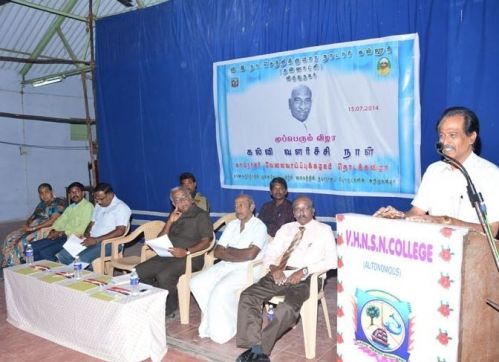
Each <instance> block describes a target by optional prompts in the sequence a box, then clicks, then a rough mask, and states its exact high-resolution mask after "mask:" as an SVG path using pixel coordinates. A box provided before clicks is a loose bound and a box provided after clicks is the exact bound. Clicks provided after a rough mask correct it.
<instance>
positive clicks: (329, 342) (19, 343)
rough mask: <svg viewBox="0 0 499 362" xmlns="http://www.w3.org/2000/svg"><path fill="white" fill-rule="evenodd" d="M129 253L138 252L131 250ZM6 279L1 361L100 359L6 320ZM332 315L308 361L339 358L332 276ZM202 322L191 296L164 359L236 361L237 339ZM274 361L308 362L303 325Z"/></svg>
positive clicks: (0, 299) (0, 306)
mask: <svg viewBox="0 0 499 362" xmlns="http://www.w3.org/2000/svg"><path fill="white" fill-rule="evenodd" d="M17 225H19V223H9V224H5V223H4V224H0V240H3V239H4V237H5V235H6V234H7V233H8V232H9V231H11V230H13V229H14V228H15V227H16V226H17ZM128 252H129V253H134V249H130V250H129V251H128ZM4 293H5V292H4V286H3V280H2V281H0V336H1V338H0V351H1V352H0V361H23V362H27V361H61V360H64V361H72V360H74V361H97V359H95V358H93V357H90V356H87V355H84V354H81V353H79V352H76V351H73V350H70V349H67V348H65V347H62V346H59V345H57V344H55V343H52V342H50V341H48V340H45V339H43V338H40V337H37V336H35V335H32V334H29V333H26V332H24V331H21V330H19V329H17V328H15V327H13V326H11V325H10V324H9V323H7V322H6V317H7V310H6V305H5V294H4ZM325 293H326V299H327V305H328V310H329V318H330V320H331V329H332V332H333V339H329V337H328V336H327V331H326V324H325V321H324V315H323V313H322V308H320V307H319V310H318V325H317V349H316V351H317V352H316V358H315V359H313V360H308V361H321V362H331V361H335V360H336V343H335V341H336V317H335V314H336V313H335V312H336V278H335V277H334V276H332V277H330V278H329V279H328V281H327V284H326V287H325ZM199 321H200V311H199V308H198V306H197V304H196V302H195V301H194V299H193V298H192V299H191V311H190V324H188V325H181V324H180V321H179V319H178V317H177V319H174V320H171V321H169V322H168V323H167V325H166V334H167V344H168V353H167V354H166V356H165V357H164V358H163V361H173V362H184V361H192V362H196V361H199V362H202V361H234V360H235V358H236V357H237V356H238V355H239V354H240V353H242V352H243V349H240V348H237V347H236V344H235V339H232V340H230V341H229V342H227V343H225V344H222V345H220V344H217V343H215V342H212V341H211V340H209V339H207V338H204V339H201V338H199V336H198V334H197V327H198V325H199ZM271 359H272V361H273V362H278V361H286V362H294V361H296V362H298V361H305V360H306V358H305V350H304V345H303V333H302V326H301V323H300V322H299V323H298V324H297V326H296V327H295V328H294V329H292V330H290V331H289V332H288V333H287V334H286V335H284V337H283V338H282V339H281V340H279V341H278V342H277V344H276V346H275V348H274V350H273V352H272V355H271Z"/></svg>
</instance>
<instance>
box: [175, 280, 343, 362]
mask: <svg viewBox="0 0 499 362" xmlns="http://www.w3.org/2000/svg"><path fill="white" fill-rule="evenodd" d="M325 294H326V300H327V306H328V310H329V319H330V322H331V329H332V333H333V338H332V339H329V337H328V335H327V330H326V323H325V319H324V315H323V313H322V308H321V307H320V306H319V310H318V313H317V314H318V322H317V346H316V357H315V359H312V360H306V358H305V349H304V344H303V333H302V325H301V322H299V323H298V324H297V325H296V326H295V328H293V329H291V330H290V331H289V332H288V333H286V334H285V335H284V336H283V337H282V338H281V339H280V340H279V341H278V342H277V343H276V345H275V347H274V349H273V351H272V355H271V356H270V357H271V360H272V362H280V361H282V362H295V361H296V362H298V361H305V360H306V361H321V362H331V361H335V360H336V277H335V276H334V275H332V276H330V277H329V278H328V280H327V283H326V286H325ZM199 321H200V312H199V308H198V306H197V305H196V302H195V301H194V300H193V299H191V313H190V324H188V325H181V324H180V323H179V321H178V320H174V321H173V322H171V323H169V324H168V325H167V335H168V338H167V339H168V345H169V346H179V347H181V348H183V347H184V346H187V348H189V349H190V350H192V351H195V352H196V353H197V354H199V355H202V356H204V357H206V358H208V359H209V360H210V361H234V360H235V359H236V357H237V356H238V355H239V354H240V353H242V352H243V351H244V349H241V348H237V347H236V343H235V338H233V339H231V340H230V341H229V342H227V343H225V344H222V345H220V344H217V343H215V342H212V341H211V340H209V339H208V338H200V337H199V336H198V333H197V327H198V325H199Z"/></svg>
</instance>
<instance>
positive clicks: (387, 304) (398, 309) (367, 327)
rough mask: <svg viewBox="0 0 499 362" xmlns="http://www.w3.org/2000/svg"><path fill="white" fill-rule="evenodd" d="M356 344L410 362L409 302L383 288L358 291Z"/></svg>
mask: <svg viewBox="0 0 499 362" xmlns="http://www.w3.org/2000/svg"><path fill="white" fill-rule="evenodd" d="M355 297H356V299H357V306H356V307H357V308H356V311H357V314H356V331H355V339H356V344H357V346H358V347H359V348H360V349H361V350H363V351H364V352H365V353H367V354H368V355H373V354H381V355H383V356H385V357H387V358H388V359H393V360H395V361H408V360H409V355H410V353H409V350H410V334H411V330H410V329H411V328H410V325H411V324H410V312H411V307H410V304H409V303H408V302H403V301H400V300H399V299H397V298H396V297H394V296H393V295H391V294H389V293H386V292H384V291H380V290H367V291H363V290H360V289H357V290H356V293H355Z"/></svg>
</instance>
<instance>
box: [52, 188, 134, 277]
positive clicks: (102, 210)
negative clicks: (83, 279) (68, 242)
mask: <svg viewBox="0 0 499 362" xmlns="http://www.w3.org/2000/svg"><path fill="white" fill-rule="evenodd" d="M94 199H95V202H96V203H97V204H96V205H95V209H94V213H93V215H92V221H91V222H90V224H88V226H87V228H86V229H85V232H84V234H83V236H84V237H85V240H83V242H82V243H81V244H82V245H84V246H86V247H87V248H86V249H85V250H83V251H82V252H80V253H79V254H78V256H79V257H80V260H81V261H82V262H84V263H88V264H92V261H94V259H97V258H98V257H100V247H101V242H102V240H107V239H112V238H117V237H118V236H122V235H123V234H124V233H125V232H126V230H127V226H128V223H129V222H130V216H131V215H132V211H131V210H130V208H129V207H128V205H127V204H125V203H124V202H123V201H121V200H120V199H118V197H117V196H116V195H115V194H114V191H113V188H112V187H111V185H109V184H107V183H103V182H101V183H99V184H97V186H95V189H94ZM106 255H111V244H108V245H107V247H106ZM56 257H57V259H59V261H60V262H61V263H64V264H71V263H72V262H73V259H74V258H73V256H72V255H71V254H70V253H69V252H68V251H67V250H66V249H62V250H61V251H60V252H59V253H57V254H56ZM90 268H91V266H90Z"/></svg>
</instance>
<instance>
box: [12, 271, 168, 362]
mask: <svg viewBox="0 0 499 362" xmlns="http://www.w3.org/2000/svg"><path fill="white" fill-rule="evenodd" d="M17 267H21V266H17ZM15 270H17V269H16V267H12V268H8V269H4V279H5V297H6V301H7V321H8V322H9V323H11V324H12V325H14V326H15V327H17V328H20V329H22V330H25V331H26V332H29V333H33V334H35V335H37V336H40V337H43V338H46V339H48V340H50V341H52V342H55V343H58V344H60V345H62V346H65V347H67V348H71V349H74V350H77V351H80V352H83V353H86V354H88V355H91V356H94V357H97V358H101V359H104V360H109V361H142V360H145V359H147V358H151V359H152V360H153V361H159V360H161V359H162V358H163V356H164V355H165V354H166V352H167V345H166V330H165V301H166V297H167V295H168V291H166V290H162V289H157V288H152V289H151V290H150V291H148V293H145V294H141V295H139V296H134V297H131V296H127V297H124V298H121V299H119V300H115V301H103V300H99V299H96V298H91V297H90V296H89V294H88V293H85V292H81V291H77V290H73V289H71V288H68V287H66V286H64V285H62V284H60V283H59V284H56V283H52V284H50V283H46V282H44V281H41V280H39V279H38V278H37V277H35V276H34V275H23V274H20V273H17V272H16V271H15Z"/></svg>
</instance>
